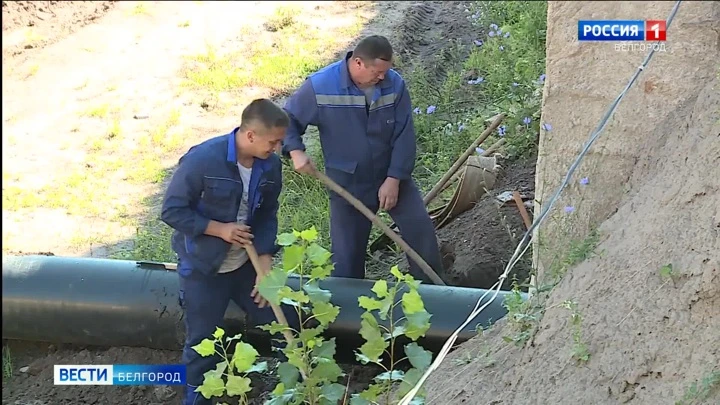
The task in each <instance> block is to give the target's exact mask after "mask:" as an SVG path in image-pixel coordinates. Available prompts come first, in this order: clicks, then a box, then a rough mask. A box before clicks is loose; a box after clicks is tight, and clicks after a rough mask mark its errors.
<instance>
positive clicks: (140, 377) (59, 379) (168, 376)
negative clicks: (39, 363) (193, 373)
mask: <svg viewBox="0 0 720 405" xmlns="http://www.w3.org/2000/svg"><path fill="white" fill-rule="evenodd" d="M54 368H55V369H54V383H55V385H185V379H186V369H185V366H184V365H181V364H112V365H96V364H80V365H57V364H56V365H55V367H54Z"/></svg>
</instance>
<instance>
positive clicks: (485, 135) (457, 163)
mask: <svg viewBox="0 0 720 405" xmlns="http://www.w3.org/2000/svg"><path fill="white" fill-rule="evenodd" d="M503 119H505V114H499V115H497V117H496V118H495V120H494V121H493V122H492V124H490V126H489V127H487V129H485V131H483V133H482V134H480V136H479V137H478V138H477V139H476V140H475V142H473V143H472V145H470V146H468V148H467V149H466V150H465V152H463V154H462V155H460V157H459V158H458V160H456V161H455V163H453V165H452V166H451V167H450V169H449V170H448V171H447V172H446V173H445V175H443V176H442V178H441V179H440V180H439V181H438V182H437V183H436V184H435V186H434V187H433V188H432V190H430V191H429V192H428V193H427V194H426V195H425V198H423V202H424V203H425V205H426V206H427V205H428V204H430V201H432V200H433V199H435V197H437V195H438V194H440V192H441V191H442V188H443V186H445V183H447V181H448V180H450V178H451V177H452V176H453V175H454V174H455V172H457V171H458V169H459V168H460V166H462V165H463V164H464V163H465V161H466V160H467V158H468V157H470V155H472V154H473V153H475V148H477V147H478V146H480V144H481V143H483V142H484V141H485V139H487V138H488V137H489V136H490V134H491V133H492V132H493V131H494V130H495V128H497V127H498V126H499V125H500V123H501V122H502V120H503Z"/></svg>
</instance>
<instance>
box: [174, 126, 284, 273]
mask: <svg viewBox="0 0 720 405" xmlns="http://www.w3.org/2000/svg"><path fill="white" fill-rule="evenodd" d="M236 131H237V128H235V129H234V130H233V131H232V132H230V133H229V134H226V135H221V136H217V137H214V138H211V139H208V140H206V141H204V142H202V143H200V144H198V145H195V146H193V147H192V148H190V150H188V152H187V153H186V154H185V155H184V156H182V157H181V158H180V161H179V165H178V168H177V170H176V171H175V173H174V174H173V176H172V179H171V180H170V185H169V186H168V188H167V191H166V192H165V198H164V200H163V205H162V214H161V219H162V221H163V222H165V223H166V224H168V225H169V226H170V227H172V228H173V229H174V230H175V232H174V233H173V236H172V242H171V244H172V248H173V250H174V251H175V252H176V253H177V255H178V261H179V264H178V272H179V273H180V274H182V275H187V274H189V273H190V272H191V271H199V272H201V273H203V274H206V275H212V274H215V273H217V271H218V269H219V268H220V265H221V264H222V262H223V260H224V259H225V257H226V256H227V252H228V250H229V249H230V244H229V243H227V242H225V241H224V240H223V239H220V238H217V237H215V236H209V235H205V229H206V228H207V226H208V223H209V222H210V220H211V219H212V220H215V221H218V222H235V221H236V220H237V213H238V208H239V207H240V201H241V199H242V194H243V187H242V179H241V177H240V173H239V171H238V167H237V152H236V149H235V132H236ZM252 169H253V170H252V175H251V177H250V185H249V187H248V188H249V195H248V206H249V207H248V211H249V212H248V219H247V225H249V226H250V227H251V232H252V234H253V236H254V239H253V245H254V246H255V249H256V250H257V252H258V254H259V255H263V254H275V253H277V251H278V250H279V247H278V245H277V244H276V243H275V241H276V237H277V232H278V221H277V211H278V205H279V203H278V198H279V196H280V191H281V189H282V165H281V162H280V158H279V157H278V156H277V155H275V154H272V155H270V157H269V158H267V159H258V158H256V159H255V162H254V163H253V167H252Z"/></svg>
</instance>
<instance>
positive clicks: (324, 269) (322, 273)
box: [310, 263, 335, 280]
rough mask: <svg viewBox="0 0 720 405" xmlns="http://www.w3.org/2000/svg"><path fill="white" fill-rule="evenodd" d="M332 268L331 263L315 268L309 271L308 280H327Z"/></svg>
mask: <svg viewBox="0 0 720 405" xmlns="http://www.w3.org/2000/svg"><path fill="white" fill-rule="evenodd" d="M334 268H335V265H334V264H332V263H330V264H328V265H325V266H315V267H313V268H312V270H311V271H310V278H312V279H319V280H322V279H324V278H327V277H329V276H330V274H332V271H333V269H334Z"/></svg>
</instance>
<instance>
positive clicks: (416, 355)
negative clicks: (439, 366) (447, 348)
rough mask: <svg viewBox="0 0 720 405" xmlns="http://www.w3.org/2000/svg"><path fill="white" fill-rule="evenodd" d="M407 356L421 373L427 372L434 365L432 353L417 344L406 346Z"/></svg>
mask: <svg viewBox="0 0 720 405" xmlns="http://www.w3.org/2000/svg"><path fill="white" fill-rule="evenodd" d="M405 355H406V356H407V358H408V361H410V364H412V366H413V367H415V368H416V369H418V370H420V371H425V370H426V369H427V368H428V366H430V363H432V353H430V352H429V351H427V350H425V349H423V348H422V347H420V346H419V345H418V344H417V343H415V342H412V343H409V344H407V345H405Z"/></svg>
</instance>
